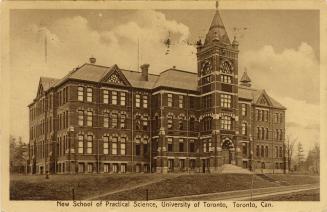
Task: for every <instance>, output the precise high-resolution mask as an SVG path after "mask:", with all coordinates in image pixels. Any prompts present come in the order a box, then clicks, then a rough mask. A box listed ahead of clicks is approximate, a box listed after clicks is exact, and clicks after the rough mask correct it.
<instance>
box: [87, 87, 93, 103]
mask: <svg viewBox="0 0 327 212" xmlns="http://www.w3.org/2000/svg"><path fill="white" fill-rule="evenodd" d="M86 101H88V102H92V101H93V89H92V88H87V89H86Z"/></svg>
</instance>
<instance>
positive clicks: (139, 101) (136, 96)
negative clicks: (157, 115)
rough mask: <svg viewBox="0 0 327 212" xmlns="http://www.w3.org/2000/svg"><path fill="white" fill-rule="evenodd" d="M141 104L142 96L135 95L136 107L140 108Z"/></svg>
mask: <svg viewBox="0 0 327 212" xmlns="http://www.w3.org/2000/svg"><path fill="white" fill-rule="evenodd" d="M140 106H141V96H140V94H136V95H135V107H137V108H139V107H140Z"/></svg>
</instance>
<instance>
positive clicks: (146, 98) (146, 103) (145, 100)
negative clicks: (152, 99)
mask: <svg viewBox="0 0 327 212" xmlns="http://www.w3.org/2000/svg"><path fill="white" fill-rule="evenodd" d="M142 98H143V108H148V96H145V95H144V96H143V97H142Z"/></svg>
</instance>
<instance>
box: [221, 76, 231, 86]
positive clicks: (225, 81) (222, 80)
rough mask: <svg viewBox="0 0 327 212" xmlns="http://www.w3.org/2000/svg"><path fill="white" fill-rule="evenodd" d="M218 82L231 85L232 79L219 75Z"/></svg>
mask: <svg viewBox="0 0 327 212" xmlns="http://www.w3.org/2000/svg"><path fill="white" fill-rule="evenodd" d="M220 82H223V83H228V84H231V83H232V77H231V76H228V75H223V74H222V75H220Z"/></svg>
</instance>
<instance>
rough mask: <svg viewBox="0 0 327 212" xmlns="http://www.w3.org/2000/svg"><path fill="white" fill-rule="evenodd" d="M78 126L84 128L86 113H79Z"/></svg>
mask: <svg viewBox="0 0 327 212" xmlns="http://www.w3.org/2000/svg"><path fill="white" fill-rule="evenodd" d="M78 126H84V111H83V110H79V111H78Z"/></svg>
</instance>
